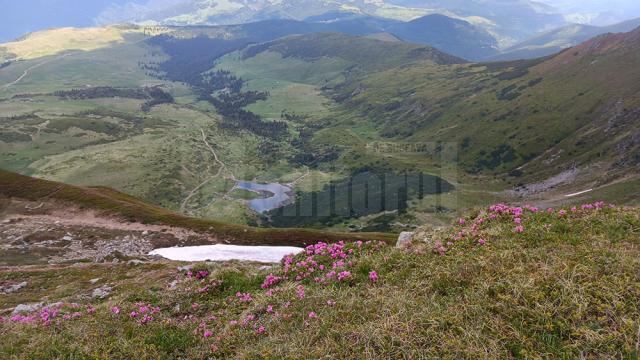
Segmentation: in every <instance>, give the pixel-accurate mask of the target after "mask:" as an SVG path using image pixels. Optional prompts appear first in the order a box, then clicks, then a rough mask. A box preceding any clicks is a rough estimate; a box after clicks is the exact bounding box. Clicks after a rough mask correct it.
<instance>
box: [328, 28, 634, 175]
mask: <svg viewBox="0 0 640 360" xmlns="http://www.w3.org/2000/svg"><path fill="white" fill-rule="evenodd" d="M639 36H640V30H636V31H634V32H631V33H626V34H615V35H605V36H602V37H598V38H596V39H593V40H591V41H589V42H587V43H585V44H583V45H580V46H578V47H575V48H572V49H569V50H566V51H565V52H563V53H562V54H560V55H557V56H555V57H551V58H547V59H538V60H533V61H520V62H511V63H483V64H482V63H481V64H473V65H460V66H452V67H434V66H429V65H416V66H408V67H403V68H396V69H391V70H387V71H383V72H379V73H375V74H370V75H367V76H364V77H363V78H362V79H359V80H354V81H351V82H350V83H347V84H346V85H345V86H344V87H342V88H341V89H339V91H338V92H337V93H336V95H335V96H334V99H336V100H338V101H339V102H341V103H342V105H343V109H348V110H346V111H351V113H353V114H354V116H356V117H361V118H362V119H363V120H361V121H362V122H364V121H372V122H373V123H374V124H375V126H376V128H377V129H379V132H380V134H381V135H382V136H383V137H385V138H387V139H389V140H390V141H398V140H402V141H407V142H418V143H420V142H454V143H457V144H459V145H460V157H459V159H460V165H461V166H462V167H463V168H464V169H465V170H466V171H468V172H472V173H511V175H512V176H513V177H514V178H515V181H519V182H524V181H525V180H526V181H532V180H541V179H545V178H546V177H550V176H552V175H554V174H557V173H558V172H560V171H562V170H567V169H570V168H571V167H578V168H584V167H588V166H591V165H594V164H598V165H597V168H599V169H600V170H594V169H592V170H591V172H590V173H589V172H588V171H587V173H586V174H584V176H583V177H585V178H590V179H593V178H595V177H598V178H599V179H600V181H601V182H600V184H602V183H605V182H607V181H608V180H611V178H615V177H616V176H618V177H620V176H626V175H632V174H634V173H636V174H637V172H636V171H635V170H634V169H637V166H638V162H637V151H638V147H637V145H638V142H637V140H636V138H637V136H638V135H637V131H636V129H637V113H638V106H639V105H640V103H638V94H639V92H640V88H639V87H638V83H639V82H638V80H639V79H640V72H638V71H636V70H637V69H639V68H640V67H639V66H638V65H640V57H639V54H640V41H638V37H639ZM353 109H356V110H355V111H354V110H353ZM622 149H624V151H623V150H622ZM634 159H635V160H634ZM602 171H604V173H605V174H606V176H602V175H603V173H602Z"/></svg>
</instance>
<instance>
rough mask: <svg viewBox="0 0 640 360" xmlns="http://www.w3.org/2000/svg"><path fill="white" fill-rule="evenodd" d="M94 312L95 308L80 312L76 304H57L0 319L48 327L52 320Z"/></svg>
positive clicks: (66, 318) (72, 317) (0, 319)
mask: <svg viewBox="0 0 640 360" xmlns="http://www.w3.org/2000/svg"><path fill="white" fill-rule="evenodd" d="M95 312H96V308H95V307H93V306H91V305H87V306H85V307H84V312H83V311H82V306H81V305H79V304H76V303H59V304H55V305H52V306H47V307H43V308H42V309H40V310H37V311H33V312H31V313H27V314H16V315H12V316H10V317H9V318H8V319H6V318H1V317H0V323H1V322H13V323H19V324H36V323H40V324H42V325H44V326H49V325H51V324H52V323H53V321H54V320H56V319H58V320H72V319H76V318H79V317H82V316H83V315H84V314H85V313H86V314H87V315H93V314H94V313H95Z"/></svg>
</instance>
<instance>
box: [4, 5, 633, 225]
mask: <svg viewBox="0 0 640 360" xmlns="http://www.w3.org/2000/svg"><path fill="white" fill-rule="evenodd" d="M444 20H447V18H443V17H442V16H440V15H431V16H427V17H425V18H421V19H418V20H416V21H413V22H396V21H393V20H385V19H379V18H374V17H369V16H361V15H353V14H345V13H342V12H341V13H330V14H325V15H323V16H318V17H314V18H311V19H308V20H307V21H297V20H265V21H262V22H258V23H249V24H240V25H225V26H191V27H170V26H146V27H143V26H133V25H130V26H114V27H104V28H94V29H56V30H49V31H45V32H40V33H34V34H31V35H29V36H27V37H24V38H23V39H21V40H19V41H16V42H13V43H8V44H4V45H3V46H2V47H0V48H1V49H4V55H3V56H4V58H5V59H8V60H5V62H4V64H3V68H2V69H0V83H2V84H3V85H2V99H1V100H0V110H1V111H2V113H3V114H4V118H3V122H2V127H3V131H2V140H1V141H0V160H1V161H0V166H1V167H2V168H4V169H7V170H11V171H16V172H19V173H22V174H27V175H35V176H37V177H41V178H46V179H51V180H56V181H62V182H68V183H71V184H77V185H100V186H112V187H115V188H116V189H118V190H120V191H123V192H125V193H128V194H131V195H134V196H137V197H140V198H142V199H143V200H145V201H148V202H151V203H153V204H155V205H160V206H163V207H166V208H169V209H170V210H173V211H179V212H182V213H185V214H189V215H193V216H200V217H205V218H213V219H216V220H219V221H225V222H232V223H239V224H252V225H261V226H312V227H322V228H327V227H329V228H335V229H338V230H343V231H344V230H347V229H359V230H361V231H388V230H390V229H397V230H400V229H402V228H403V227H402V226H400V225H397V226H399V227H394V226H396V225H389V224H392V223H394V224H405V225H406V224H411V223H414V222H417V221H425V218H424V217H427V218H429V219H430V221H437V217H432V216H431V215H429V214H430V212H433V211H434V209H455V208H456V207H458V206H471V205H475V204H478V203H482V202H484V201H487V200H488V199H491V200H495V201H500V200H502V201H507V200H509V199H514V198H520V197H524V198H526V199H540V201H547V202H549V203H556V202H560V203H562V202H564V201H570V200H573V198H572V197H565V196H564V195H567V194H572V193H574V192H579V191H578V190H581V189H586V190H590V191H589V192H587V193H586V194H584V195H581V196H583V197H589V196H598V194H603V193H608V194H609V193H615V194H616V195H615V196H613V195H611V196H612V197H614V198H618V199H625V201H631V199H632V198H633V196H632V194H633V192H626V191H624V189H630V188H632V187H633V186H635V184H637V182H638V179H637V176H635V175H634V174H637V167H638V155H637V154H638V144H637V138H638V134H636V132H637V131H636V130H635V129H636V127H637V111H638V110H637V109H638V102H637V99H638V88H637V84H638V83H640V82H639V81H638V78H639V77H640V74H639V73H638V72H637V71H636V69H638V68H640V67H639V66H638V65H639V64H637V62H638V56H637V54H638V50H639V49H640V44H638V42H637V37H638V30H634V31H632V32H629V33H619V34H605V35H601V36H598V37H596V38H594V39H592V40H588V41H587V42H585V43H583V44H582V45H579V46H577V47H574V48H572V49H569V50H565V51H563V52H561V53H560V54H556V55H552V56H548V57H546V58H540V59H534V60H527V61H511V62H486V63H482V62H480V63H478V62H475V63H473V62H469V61H468V60H467V59H463V58H462V57H460V56H454V55H450V54H447V53H446V52H443V51H441V50H439V49H436V48H434V47H431V46H428V45H420V44H413V43H407V42H404V41H402V34H401V33H400V31H398V29H400V28H395V30H396V31H394V32H379V30H380V29H381V28H383V29H385V30H389V29H390V28H393V27H396V26H418V25H421V24H424V23H427V24H430V25H429V26H433V24H434V23H435V24H438V22H439V21H444ZM453 21H458V20H455V19H453ZM324 31H331V32H328V33H327V32H324ZM396 34H399V35H396ZM445 35H446V36H450V37H451V38H454V39H455V38H456V37H455V36H453V35H452V34H451V33H447V34H445ZM405 36H406V35H405ZM452 36H453V37H452ZM459 37H462V38H464V31H462V30H461V32H460V33H459ZM429 41H430V42H431V41H435V40H429ZM480 43H481V42H480ZM477 49H478V51H481V50H482V49H483V47H482V46H479V47H478V48H477ZM467 57H468V56H467ZM380 144H382V146H383V148H384V146H392V148H393V146H397V147H400V148H402V147H403V146H405V145H407V144H409V145H410V144H427V146H432V147H433V149H432V150H429V151H426V152H419V153H413V152H409V153H406V154H405V153H404V152H391V153H386V152H384V151H379V150H376V149H378V148H380V146H379V145H380ZM385 144H386V145H385ZM446 144H458V146H459V148H458V151H459V154H458V155H457V156H456V164H457V167H456V168H455V169H457V170H459V171H460V173H458V172H457V171H452V170H453V169H452V168H450V167H442V164H441V163H440V160H439V159H441V158H442V151H443V149H444V146H445V145H446ZM434 151H435V152H434ZM122 159H128V160H127V161H124V162H123V161H122ZM216 159H217V160H216ZM218 161H219V162H218ZM403 172H408V173H410V175H408V176H414V175H413V174H412V173H411V172H421V173H423V174H425V176H426V177H423V180H425V181H426V179H428V181H432V180H433V181H436V182H439V183H440V185H439V186H436V187H429V186H427V187H423V186H421V187H420V189H417V188H411V189H410V191H409V193H408V194H405V195H402V194H401V196H400V195H398V196H399V197H393V198H391V199H390V200H389V201H388V202H387V205H385V206H384V207H385V208H387V210H388V211H397V210H402V212H401V213H397V214H395V215H389V214H386V215H385V213H384V212H380V213H376V212H372V211H371V210H366V211H365V210H362V209H360V210H355V209H352V210H353V211H346V212H345V211H343V212H341V214H342V215H340V216H334V217H323V218H320V219H317V218H314V217H311V218H304V217H291V216H286V213H287V212H291V211H294V212H295V211H298V210H296V209H298V208H305V207H306V206H308V205H309V204H312V203H314V202H315V201H316V200H310V199H330V198H331V196H333V195H330V194H331V191H330V188H331V186H335V187H336V188H337V189H340V188H341V187H343V186H347V185H346V184H347V183H346V182H345V181H347V180H346V179H349V177H351V176H358V177H365V178H368V177H372V178H374V177H376V176H379V174H389V175H388V176H389V178H388V179H387V180H388V182H389V186H395V185H392V184H394V182H395V181H396V180H401V178H397V177H395V176H396V175H394V174H400V173H403ZM603 174H605V175H603ZM416 176H417V175H416ZM432 176H434V177H432ZM459 176H462V179H460V178H459ZM487 178H489V179H492V180H491V181H492V184H493V185H492V189H493V190H492V191H487V190H486V189H483V188H477V187H479V186H480V187H482V186H484V185H481V184H485V182H486V179H487ZM237 179H243V180H253V181H258V182H261V183H264V182H276V183H285V184H286V183H292V184H295V185H292V186H295V188H296V191H297V195H298V196H297V197H296V198H297V199H299V201H298V202H295V203H293V204H289V205H288V206H285V208H284V210H283V211H285V212H284V213H279V212H278V211H275V212H273V213H268V214H260V213H256V212H254V211H251V209H249V208H248V207H247V205H246V202H245V201H251V200H253V199H255V194H252V193H250V192H248V193H247V192H243V191H240V190H239V189H236V188H235V186H234V184H235V181H236V180H237ZM438 179H440V180H438ZM423 180H421V181H423ZM159 189H162V190H159ZM436 190H437V191H436ZM336 191H337V190H336ZM425 191H426V192H425ZM430 192H431V193H430ZM438 192H446V193H452V194H455V197H451V198H446V197H445V199H450V200H448V201H447V202H445V203H442V202H440V203H439V201H442V198H438V196H436V195H437V193H438ZM630 196H631V198H630ZM438 199H439V200H438ZM305 201H311V203H309V204H306V203H305ZM318 201H320V200H318ZM323 201H324V200H323ZM340 204H342V203H340V202H336V203H334V205H332V206H335V207H336V209H338V208H341V206H343V205H344V206H347V205H346V204H343V205H340ZM461 204H463V205H461ZM325 205H327V206H328V204H325ZM309 206H311V208H313V207H314V206H316V205H313V204H312V205H309ZM387 206H389V207H387ZM372 209H374V208H372ZM405 210H406V211H405ZM389 216H391V218H392V219H395V220H393V221H390V220H389V219H388V217H389ZM388 226H391V228H389V227H388Z"/></svg>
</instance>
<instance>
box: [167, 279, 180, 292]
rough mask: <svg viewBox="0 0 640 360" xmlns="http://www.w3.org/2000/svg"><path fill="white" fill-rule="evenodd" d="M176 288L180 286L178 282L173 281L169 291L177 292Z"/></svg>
mask: <svg viewBox="0 0 640 360" xmlns="http://www.w3.org/2000/svg"><path fill="white" fill-rule="evenodd" d="M176 286H178V280H173V281H172V282H170V283H169V290H175V289H176Z"/></svg>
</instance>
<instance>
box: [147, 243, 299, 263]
mask: <svg viewBox="0 0 640 360" xmlns="http://www.w3.org/2000/svg"><path fill="white" fill-rule="evenodd" d="M301 251H303V249H302V248H298V247H291V246H240V245H223V244H216V245H202V246H185V247H170V248H161V249H155V250H153V251H151V252H150V253H149V255H160V256H162V257H163V258H166V259H169V260H175V261H206V260H210V261H227V260H246V261H258V262H266V263H276V262H279V261H280V260H282V258H283V257H284V256H285V255H289V254H297V253H299V252H301Z"/></svg>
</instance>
